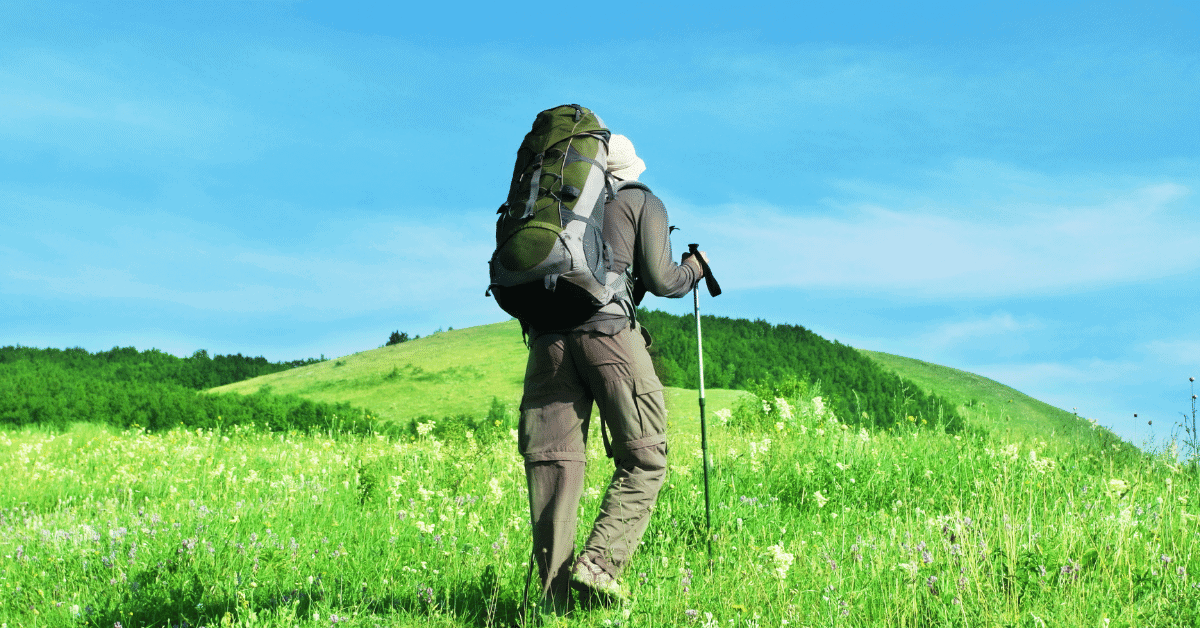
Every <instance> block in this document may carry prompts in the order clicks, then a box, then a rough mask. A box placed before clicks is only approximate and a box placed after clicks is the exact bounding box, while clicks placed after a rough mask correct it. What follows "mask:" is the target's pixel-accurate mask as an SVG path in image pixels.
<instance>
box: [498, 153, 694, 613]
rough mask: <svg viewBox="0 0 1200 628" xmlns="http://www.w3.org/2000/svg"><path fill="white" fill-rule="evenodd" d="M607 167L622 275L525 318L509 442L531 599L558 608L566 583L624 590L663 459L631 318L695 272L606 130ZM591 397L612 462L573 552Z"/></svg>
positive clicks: (642, 340) (612, 241)
mask: <svg viewBox="0 0 1200 628" xmlns="http://www.w3.org/2000/svg"><path fill="white" fill-rule="evenodd" d="M607 167H608V174H609V175H611V177H612V183H614V184H615V185H614V189H616V190H617V192H616V195H615V197H613V198H610V199H609V200H608V201H607V202H606V203H604V214H603V234H604V240H605V241H606V242H607V243H608V244H609V245H610V246H611V247H612V265H613V266H612V269H611V270H612V271H613V272H615V273H622V272H623V271H625V269H626V268H627V267H629V266H631V265H632V269H633V272H632V277H633V278H634V281H633V283H632V285H624V287H623V289H622V290H621V292H620V293H619V294H618V296H617V298H616V300H614V301H613V302H611V303H608V304H607V305H604V306H603V307H600V308H599V309H598V311H595V312H594V314H592V315H591V317H590V318H588V319H587V320H586V321H584V322H583V323H581V324H574V325H571V326H569V327H566V328H556V327H554V326H553V325H549V326H546V325H543V326H536V325H528V324H526V325H525V326H526V328H527V331H528V333H529V336H530V340H529V362H528V365H527V367H526V371H525V388H524V396H523V398H522V400H521V419H520V426H519V437H518V439H519V440H518V448H519V450H520V452H521V454H522V456H523V457H524V459H525V474H526V479H527V481H528V484H529V501H530V509H531V517H532V523H533V547H534V556H533V560H534V562H535V563H536V564H537V568H538V575H539V576H540V577H541V584H542V589H541V591H542V609H543V610H548V611H552V612H563V611H565V610H566V608H567V604H568V601H569V599H570V596H569V587H574V588H576V589H579V590H580V591H581V592H583V593H584V594H585V595H589V596H598V597H600V598H608V599H609V600H612V599H613V598H621V597H623V592H622V589H621V586H620V584H619V582H618V578H619V576H620V574H621V571H622V569H623V568H624V567H625V566H626V564H628V562H629V559H630V556H631V555H632V554H633V552H634V550H635V549H636V548H637V546H638V543H639V542H640V541H641V538H642V535H643V534H644V533H645V531H646V528H647V526H648V525H649V521H650V513H651V510H652V509H653V507H654V504H655V501H656V500H657V499H658V492H659V489H660V488H662V484H663V480H664V479H665V477H666V462H667V440H666V406H665V404H664V400H663V393H662V384H661V383H659V379H658V376H657V375H656V374H655V372H654V367H653V365H652V364H651V362H650V354H649V353H648V352H647V350H646V348H647V347H648V346H649V345H650V342H651V340H650V334H649V333H647V332H646V330H645V329H644V328H642V327H641V325H639V324H638V323H637V321H636V319H635V316H634V313H635V310H634V307H635V305H636V304H637V303H638V302H640V301H641V297H642V296H644V294H645V292H647V291H648V292H650V293H652V294H655V295H657V296H662V297H682V296H685V295H686V294H687V293H688V292H689V291H691V289H692V287H693V286H695V285H696V282H697V281H699V280H700V278H701V277H702V276H703V271H702V270H701V264H700V263H699V262H698V261H697V260H696V259H693V258H692V257H691V256H690V254H685V255H684V257H683V261H682V263H680V264H676V263H675V262H674V259H673V258H672V254H671V243H670V240H669V239H668V233H669V230H668V222H667V212H666V208H665V207H664V206H663V203H662V201H660V200H659V199H658V197H657V196H655V195H654V194H653V193H651V192H650V190H649V188H647V187H646V186H645V185H642V184H641V183H639V182H638V177H639V176H640V175H641V173H642V171H644V170H645V168H646V165H645V163H644V162H643V161H642V160H641V159H640V158H639V157H638V156H637V154H636V152H635V151H634V147H633V144H632V143H631V142H630V141H629V139H628V138H626V137H624V136H622V135H612V136H611V138H610V139H609V143H608V156H607ZM699 255H701V256H703V255H704V253H703V252H700V253H699ZM706 259H707V258H706ZM522 322H523V323H525V321H522ZM593 402H595V403H596V405H597V407H598V409H599V416H600V418H601V420H602V421H603V424H602V426H601V428H602V430H603V432H604V440H605V448H606V450H608V453H609V455H610V456H611V457H612V459H613V462H614V464H615V470H614V472H613V476H612V481H611V482H610V484H609V486H608V489H607V491H606V492H605V493H604V497H603V501H602V503H601V506H600V512H599V515H598V516H597V517H596V521H595V524H594V525H593V526H592V532H591V535H590V536H589V537H588V539H587V542H586V543H585V544H584V546H583V549H582V551H581V552H580V554H579V556H578V557H577V558H576V559H575V560H574V562H573V563H572V557H573V554H574V551H575V526H576V520H577V516H578V511H579V500H580V497H581V495H582V493H583V484H584V467H585V461H586V459H587V458H586V455H585V444H586V439H587V435H588V426H589V421H590V420H591V413H592V403H593Z"/></svg>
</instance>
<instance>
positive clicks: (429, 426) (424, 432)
mask: <svg viewBox="0 0 1200 628" xmlns="http://www.w3.org/2000/svg"><path fill="white" fill-rule="evenodd" d="M436 424H437V422H436V421H429V422H426V423H417V436H429V433H430V432H432V431H433V428H434V426H435V425H436Z"/></svg>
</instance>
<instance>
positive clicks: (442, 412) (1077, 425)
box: [211, 321, 1105, 444]
mask: <svg viewBox="0 0 1200 628" xmlns="http://www.w3.org/2000/svg"><path fill="white" fill-rule="evenodd" d="M656 331H657V330H656ZM714 331H715V329H714ZM707 332H708V329H707V328H706V334H705V344H706V348H707V345H708V344H709V342H708V340H709V334H708V333H707ZM661 336H666V334H661ZM858 352H859V353H861V354H862V355H864V356H866V357H868V358H870V360H871V361H873V363H875V364H878V365H879V366H880V367H881V368H883V369H884V370H885V371H887V372H889V373H894V374H896V375H898V376H899V377H900V378H902V380H906V382H907V383H909V384H911V385H914V386H916V387H918V388H920V389H922V390H923V391H924V392H927V393H932V394H933V395H937V396H939V397H941V398H943V399H945V400H947V401H948V402H949V403H950V404H952V405H953V406H954V407H955V408H956V409H957V411H958V413H959V414H960V415H961V416H962V417H963V418H964V419H965V420H966V421H967V423H968V425H970V426H971V427H973V428H975V429H978V430H980V431H985V432H989V433H993V434H995V435H996V436H999V437H1006V436H1007V437H1009V438H1011V439H1028V438H1031V437H1038V438H1041V439H1056V438H1058V437H1061V439H1062V441H1063V442H1064V443H1066V442H1075V443H1079V444H1083V443H1089V444H1090V443H1092V442H1093V441H1095V440H1096V439H1097V438H1098V437H1099V435H1100V434H1102V433H1105V432H1103V430H1093V429H1091V426H1090V424H1089V423H1087V422H1086V421H1084V420H1083V419H1080V418H1078V417H1076V416H1075V415H1073V414H1071V413H1070V412H1067V411H1064V410H1061V409H1059V408H1055V407H1053V406H1050V405H1049V404H1046V403H1043V402H1041V401H1038V400H1037V399H1034V398H1032V397H1029V396H1028V395H1025V394H1023V393H1021V392H1019V391H1016V390H1014V389H1012V388H1010V387H1008V386H1005V385H1003V384H1000V383H998V382H995V381H992V380H990V379H987V378H985V377H981V376H979V375H975V374H973V373H967V372H965V371H960V370H957V369H953V368H949V367H944V366H939V365H936V364H930V363H927V362H922V361H920V360H914V359H911V358H905V357H900V356H895V355H889V354H886V353H879V352H875V351H866V350H859V351H858ZM706 353H707V352H706ZM525 357H526V349H525V345H524V344H523V342H522V338H521V330H520V327H519V326H518V324H517V322H516V321H506V322H502V323H495V324H491V325H482V326H479V327H471V328H467V329H457V330H450V331H445V332H438V333H435V334H433V335H430V336H427V337H424V338H420V339H417V340H411V341H408V342H404V343H400V344H397V345H391V346H386V347H381V348H378V349H371V350H368V351H362V352H360V353H355V354H352V355H348V356H344V357H341V358H338V359H336V360H328V361H325V362H320V363H316V364H310V365H306V366H302V367H299V368H294V369H290V370H287V371H283V372H279V373H272V374H269V375H264V376H262V377H256V378H254V379H249V380H245V381H241V382H237V383H233V384H228V385H225V386H220V387H217V388H214V389H211V392H218V393H221V392H239V393H243V394H248V393H254V392H258V391H260V390H262V389H263V388H264V387H267V388H268V389H269V390H270V391H271V392H273V393H279V394H294V395H298V396H300V397H303V398H306V399H311V400H313V401H319V402H329V403H332V402H337V403H350V404H353V405H354V406H357V407H362V408H368V409H370V410H371V411H373V413H374V414H375V415H376V416H378V417H379V418H381V419H383V420H385V421H390V422H396V423H402V422H407V421H408V420H409V419H414V418H419V417H434V418H440V417H446V416H456V415H470V416H477V417H478V416H483V415H484V414H485V413H486V412H487V411H488V408H489V407H490V405H491V402H492V399H493V398H495V399H498V400H499V401H500V402H502V403H504V404H506V405H508V406H509V407H510V408H515V407H516V406H517V404H518V403H519V402H520V397H521V385H522V379H523V377H524V369H525ZM744 394H746V393H744V392H742V391H738V390H729V389H709V390H708V391H707V397H708V407H709V409H710V412H715V411H716V410H718V409H720V408H729V407H732V406H733V405H734V404H735V403H736V400H737V399H738V397H739V396H741V395H744ZM666 397H667V403H668V408H669V410H670V413H671V419H672V423H673V424H674V425H675V427H676V429H680V430H682V431H685V432H691V431H694V430H695V429H696V428H698V421H697V419H698V416H699V411H698V404H697V401H696V392H695V390H692V389H688V388H684V387H668V388H667V389H666Z"/></svg>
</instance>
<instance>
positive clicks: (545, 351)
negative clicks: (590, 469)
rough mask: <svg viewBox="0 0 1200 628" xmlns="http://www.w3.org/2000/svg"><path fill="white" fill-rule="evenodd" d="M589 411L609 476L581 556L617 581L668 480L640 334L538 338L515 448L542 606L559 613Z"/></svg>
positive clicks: (662, 429)
mask: <svg viewBox="0 0 1200 628" xmlns="http://www.w3.org/2000/svg"><path fill="white" fill-rule="evenodd" d="M593 401H594V402H595V403H596V405H597V406H598V408H599V410H600V418H601V420H602V421H604V424H605V426H606V427H607V429H608V433H609V435H610V438H611V441H612V457H613V462H614V463H615V466H616V469H615V471H614V472H613V476H612V481H611V482H610V483H609V485H608V490H607V492H606V493H605V494H604V499H603V502H602V503H601V506H600V513H599V515H598V516H597V517H596V522H595V524H594V525H593V527H592V533H591V536H589V537H588V540H587V542H586V543H585V544H584V547H583V552H582V554H583V555H586V556H588V557H590V558H592V559H593V561H594V562H595V563H596V564H598V565H600V566H601V567H604V568H605V569H607V570H608V571H609V572H610V573H611V574H612V575H613V576H614V577H615V576H616V575H617V574H618V573H619V572H620V570H621V569H622V568H623V567H624V566H625V564H626V563H627V562H628V561H629V557H630V555H632V554H633V551H634V550H635V549H636V548H637V545H638V543H639V541H641V538H642V535H643V534H644V533H645V532H646V527H647V525H648V524H649V522H650V511H651V509H652V508H653V507H654V503H655V501H656V500H657V499H658V491H659V489H660V488H662V484H663V480H664V478H665V477H666V463H667V437H666V406H665V404H664V402H663V393H662V384H660V383H659V381H658V376H657V375H655V373H654V367H653V365H651V363H650V354H649V353H648V352H647V351H646V341H645V340H644V339H643V337H642V334H641V333H639V331H638V330H634V329H629V328H625V329H622V330H621V331H620V332H618V333H617V334H616V335H614V336H607V335H604V334H600V333H594V332H570V333H565V334H543V335H541V336H538V337H537V338H535V339H534V340H533V343H532V344H531V345H530V348H529V364H528V366H527V368H526V371H525V394H524V397H523V399H522V401H521V422H520V429H519V439H518V448H519V449H520V452H521V455H522V456H524V458H525V476H526V480H527V481H528V483H529V506H530V515H531V520H532V523H533V551H534V560H535V561H536V562H537V565H538V574H539V575H540V576H541V581H542V597H543V599H544V600H545V601H546V603H547V604H553V605H554V606H555V607H556V608H559V609H565V605H566V601H567V599H568V588H567V585H568V581H569V579H570V567H571V560H572V558H573V556H572V554H573V553H574V550H575V525H576V520H577V518H578V512H579V499H580V496H581V495H582V493H583V481H584V466H585V461H586V460H587V458H586V456H585V447H586V445H587V435H588V424H589V422H590V420H591V413H592V402H593Z"/></svg>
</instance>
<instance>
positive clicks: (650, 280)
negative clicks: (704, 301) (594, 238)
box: [575, 187, 701, 335]
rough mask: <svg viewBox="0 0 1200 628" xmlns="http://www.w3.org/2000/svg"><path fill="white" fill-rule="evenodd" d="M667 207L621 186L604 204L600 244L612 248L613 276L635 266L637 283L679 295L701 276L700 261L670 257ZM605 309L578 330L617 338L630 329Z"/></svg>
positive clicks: (624, 319)
mask: <svg viewBox="0 0 1200 628" xmlns="http://www.w3.org/2000/svg"><path fill="white" fill-rule="evenodd" d="M669 235H670V234H669V223H668V220H667V208H666V207H664V206H663V203H662V201H661V200H659V198H658V197H657V196H655V195H654V194H653V193H652V192H650V191H649V190H644V189H640V188H633V187H630V188H623V189H621V190H620V191H618V192H617V195H616V197H615V198H614V199H612V200H610V201H609V202H608V203H607V204H605V206H604V240H605V241H606V242H608V245H609V246H610V247H612V252H613V268H612V270H613V272H617V273H621V272H624V271H625V269H626V268H628V267H629V266H630V265H631V264H632V265H633V277H634V281H635V284H636V285H641V286H643V287H644V288H645V289H646V291H648V292H650V293H651V294H654V295H656V296H660V297H673V298H674V297H682V296H685V295H686V294H687V293H688V292H690V291H691V289H692V286H694V285H696V281H697V280H698V279H699V278H700V274H701V273H700V263H699V262H697V261H695V260H694V259H691V258H689V259H688V260H687V262H686V263H684V264H677V263H675V257H674V255H673V254H672V253H671V239H670V237H669ZM612 309H613V308H605V309H603V310H601V311H599V312H597V313H596V314H595V315H593V316H592V317H591V318H590V319H588V320H587V321H586V322H585V323H583V324H582V325H579V326H578V327H576V328H575V330H576V331H594V332H599V333H603V334H608V335H612V334H616V333H617V332H618V331H620V330H621V329H622V328H624V327H628V326H629V319H628V317H626V316H625V315H624V314H617V313H615V312H613V311H612Z"/></svg>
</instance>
